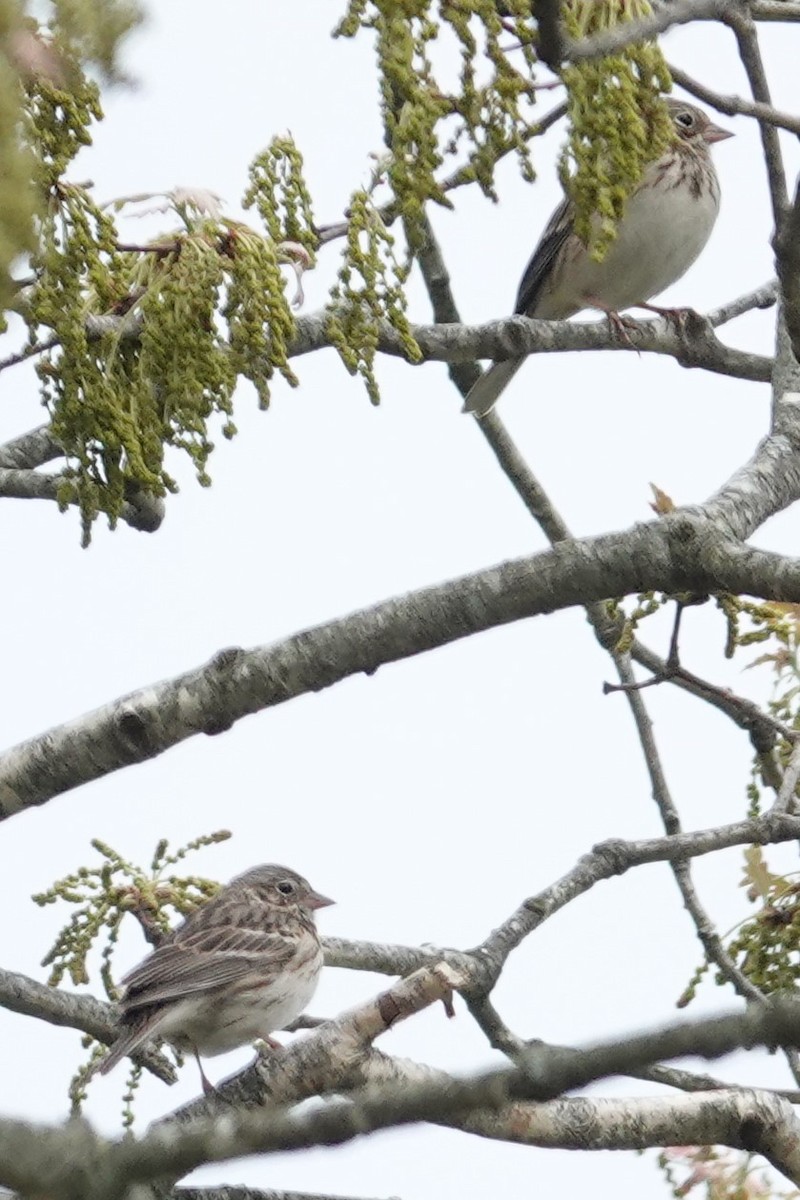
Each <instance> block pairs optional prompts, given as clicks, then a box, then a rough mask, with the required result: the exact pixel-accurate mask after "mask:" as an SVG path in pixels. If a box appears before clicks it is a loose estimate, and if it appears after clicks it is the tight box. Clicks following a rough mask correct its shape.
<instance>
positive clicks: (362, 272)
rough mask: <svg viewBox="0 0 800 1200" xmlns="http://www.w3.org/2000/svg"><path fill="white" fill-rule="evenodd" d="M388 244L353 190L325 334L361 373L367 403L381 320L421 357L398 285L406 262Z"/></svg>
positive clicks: (363, 197) (372, 391) (412, 357)
mask: <svg viewBox="0 0 800 1200" xmlns="http://www.w3.org/2000/svg"><path fill="white" fill-rule="evenodd" d="M393 245H394V239H393V237H392V235H391V234H390V233H389V231H388V229H387V228H386V226H385V225H384V223H383V220H382V218H381V216H380V213H378V211H377V210H376V209H375V207H374V206H373V204H372V203H371V201H370V198H369V196H368V195H367V193H366V192H365V191H360V192H356V193H355V195H354V196H353V199H352V202H351V205H350V220H349V223H348V227H347V243H346V246H345V250H344V254H343V256H342V266H341V268H340V270H339V276H338V281H337V283H336V285H335V286H334V288H333V290H332V291H331V307H330V316H329V318H328V323H327V334H328V337H329V338H330V340H331V343H332V345H333V346H335V347H336V349H337V350H338V351H339V355H340V357H341V359H342V362H343V363H344V365H345V367H346V368H347V370H348V371H349V372H350V374H351V375H356V374H359V375H361V377H362V379H363V380H364V383H365V385H366V388H367V393H368V395H369V398H370V400H371V401H372V403H373V404H377V403H378V402H379V394H378V382H377V380H376V378H375V352H376V350H377V347H378V336H379V328H380V323H381V322H382V321H386V322H388V324H389V325H391V326H392V328H393V329H394V330H395V332H396V333H397V334H398V336H399V338H400V342H401V345H402V347H403V350H404V352H405V354H406V357H407V358H408V359H409V361H410V362H419V360H420V358H421V353H420V349H419V347H418V346H417V343H416V342H415V341H414V338H413V336H412V333H411V327H410V325H409V323H408V318H407V317H406V299H405V292H404V290H403V285H404V283H405V281H406V278H407V277H408V272H409V265H408V264H405V265H403V264H399V263H398V262H397V260H396V258H395V255H394V250H393Z"/></svg>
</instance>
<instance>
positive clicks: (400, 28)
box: [336, 0, 535, 238]
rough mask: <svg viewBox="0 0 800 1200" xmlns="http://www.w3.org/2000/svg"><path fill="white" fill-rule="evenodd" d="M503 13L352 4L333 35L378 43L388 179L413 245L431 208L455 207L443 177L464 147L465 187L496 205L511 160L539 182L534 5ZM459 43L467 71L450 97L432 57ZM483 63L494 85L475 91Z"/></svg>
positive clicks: (486, 8)
mask: <svg viewBox="0 0 800 1200" xmlns="http://www.w3.org/2000/svg"><path fill="white" fill-rule="evenodd" d="M504 9H505V11H506V13H507V15H506V16H504V17H502V18H501V17H500V15H499V13H498V9H497V5H496V4H495V2H494V0H438V2H434V0H351V3H350V4H349V6H348V9H347V12H346V14H345V16H344V18H343V19H342V21H341V23H340V25H339V27H338V29H337V31H336V32H337V34H339V35H340V36H344V37H354V36H355V35H356V34H357V33H358V32H359V31H360V30H361V29H362V28H364V29H370V30H373V31H374V33H375V39H376V55H377V60H378V71H379V80H380V92H381V108H382V116H383V122H384V128H385V131H386V142H387V146H388V148H389V151H390V161H389V164H388V167H387V177H388V182H389V184H390V186H391V189H392V192H393V196H394V203H395V207H396V210H397V211H398V212H399V213H400V214H401V215H402V216H403V218H404V220H405V223H406V227H407V230H408V231H409V236H411V237H412V238H413V237H414V236H415V235H414V231H415V229H417V230H418V229H419V220H420V217H421V215H422V210H423V207H424V205H425V203H426V202H427V201H428V200H432V201H434V202H436V203H438V204H444V205H448V206H449V201H448V199H447V196H446V194H445V192H444V191H443V189H442V186H441V182H440V181H439V180H438V179H437V172H438V170H439V168H440V167H441V165H442V163H443V161H444V158H445V156H446V155H449V154H455V153H456V152H457V151H459V150H460V149H461V147H462V146H463V147H464V148H465V155H466V162H465V163H464V165H463V170H462V172H461V174H460V182H463V183H466V182H470V181H472V180H476V181H477V182H478V183H479V185H480V187H481V188H482V190H483V191H484V192H485V193H486V194H487V195H491V196H493V197H494V186H493V185H494V169H495V165H496V163H497V161H498V160H499V159H500V158H502V157H503V156H504V155H505V154H507V153H509V152H510V151H513V152H514V153H516V155H517V156H518V158H519V160H520V163H521V168H522V172H523V175H524V176H525V178H526V179H531V178H532V177H533V168H532V165H531V161H530V154H529V149H528V141H529V139H530V137H531V136H532V134H533V132H534V129H535V126H534V125H533V124H532V122H531V119H530V116H531V105H532V102H533V98H534V91H533V87H532V66H533V62H534V52H533V47H532V29H533V24H532V22H531V17H530V4H529V3H526V2H525V0H511V2H510V3H507V4H505V5H504ZM515 38H516V39H517V41H516V42H515V45H516V46H517V51H516V52H515V54H514V55H513V56H511V57H510V56H509V54H508V53H507V52H506V50H504V49H503V47H502V44H501V39H503V41H505V43H506V44H507V45H510V44H511V43H512V42H513V41H514V39H515ZM453 39H454V40H455V44H456V46H457V47H458V50H459V53H460V58H461V71H460V76H459V80H458V86H457V87H456V88H448V87H447V86H446V85H445V84H444V83H443V82H442V81H441V80H440V78H439V77H438V76H437V74H436V71H435V69H434V65H433V62H432V59H431V50H432V48H433V47H434V44H437V45H439V44H445V45H446V44H447V43H448V42H451V43H452V40H453ZM481 50H483V53H481ZM487 63H488V64H489V66H490V68H491V73H490V77H489V79H488V80H486V81H485V82H480V83H479V81H478V69H479V67H478V65H479V64H480V67H481V69H482V67H483V65H485V64H487ZM517 63H519V66H517V65H516V64H517Z"/></svg>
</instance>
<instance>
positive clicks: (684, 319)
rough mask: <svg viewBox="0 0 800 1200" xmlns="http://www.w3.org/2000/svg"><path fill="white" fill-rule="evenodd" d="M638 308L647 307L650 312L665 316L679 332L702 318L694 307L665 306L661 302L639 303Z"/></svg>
mask: <svg viewBox="0 0 800 1200" xmlns="http://www.w3.org/2000/svg"><path fill="white" fill-rule="evenodd" d="M636 307H637V308H646V309H647V311H648V312H652V313H655V314H656V316H659V317H663V318H664V320H665V321H669V322H670V324H672V325H674V326H675V329H676V331H677V332H678V333H683V332H685V330H686V326H687V325H688V323H689V322H690V321H696V320H699V319H701V318H700V317H699V314H698V313H696V312H695V310H694V309H693V308H686V307H684V308H663V307H662V306H661V305H660V304H646V303H644V304H637V305H636Z"/></svg>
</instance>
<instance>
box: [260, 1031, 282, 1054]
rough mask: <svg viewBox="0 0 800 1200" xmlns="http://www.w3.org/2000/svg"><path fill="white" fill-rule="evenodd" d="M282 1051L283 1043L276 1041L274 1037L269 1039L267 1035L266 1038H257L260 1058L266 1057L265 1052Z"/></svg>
mask: <svg viewBox="0 0 800 1200" xmlns="http://www.w3.org/2000/svg"><path fill="white" fill-rule="evenodd" d="M282 1049H283V1042H279V1041H276V1039H275V1038H274V1037H269V1036H268V1035H267V1036H266V1037H262V1038H259V1045H258V1053H259V1055H260V1056H261V1057H262V1058H266V1057H267V1056H266V1054H265V1053H264V1052H265V1050H272V1051H273V1052H274V1051H275V1050H282Z"/></svg>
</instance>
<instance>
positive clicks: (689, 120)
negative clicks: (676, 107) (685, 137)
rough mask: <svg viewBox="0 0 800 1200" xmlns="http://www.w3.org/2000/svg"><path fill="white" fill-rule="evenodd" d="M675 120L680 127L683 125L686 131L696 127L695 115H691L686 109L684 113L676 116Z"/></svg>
mask: <svg viewBox="0 0 800 1200" xmlns="http://www.w3.org/2000/svg"><path fill="white" fill-rule="evenodd" d="M675 120H676V121H677V123H678V124H679V125H682V126H683V128H684V129H691V128H692V126H693V125H694V114H693V113H690V112H689V111H688V110H687V109H684V110H683V112H679V113H676V114H675Z"/></svg>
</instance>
